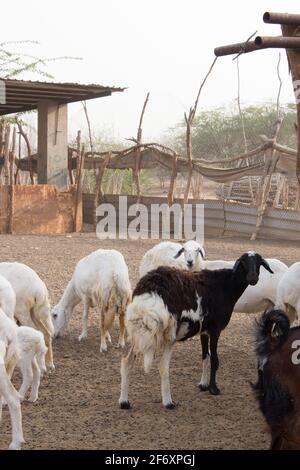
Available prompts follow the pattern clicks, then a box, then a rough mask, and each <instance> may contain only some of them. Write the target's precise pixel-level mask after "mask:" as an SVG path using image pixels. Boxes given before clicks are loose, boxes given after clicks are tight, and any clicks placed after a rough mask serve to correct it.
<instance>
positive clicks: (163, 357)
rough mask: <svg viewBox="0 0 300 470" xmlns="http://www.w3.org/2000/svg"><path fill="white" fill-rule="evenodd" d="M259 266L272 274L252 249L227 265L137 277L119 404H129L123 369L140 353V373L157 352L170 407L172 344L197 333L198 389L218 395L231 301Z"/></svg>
mask: <svg viewBox="0 0 300 470" xmlns="http://www.w3.org/2000/svg"><path fill="white" fill-rule="evenodd" d="M261 266H264V267H265V268H266V269H267V270H268V271H270V272H272V270H271V268H270V267H269V265H268V263H267V262H266V261H265V260H264V259H263V258H262V257H261V256H260V255H259V254H257V253H254V252H252V253H245V254H243V255H242V256H241V257H240V258H239V259H238V260H237V261H236V262H235V265H234V266H233V268H231V269H220V270H215V271H209V270H203V271H201V272H189V271H185V270H180V269H176V268H170V267H159V268H158V269H156V270H153V271H150V272H149V273H148V274H146V275H145V276H144V277H143V278H141V279H140V280H139V282H138V284H137V286H136V288H135V290H134V292H133V300H132V303H131V304H130V305H129V306H128V308H127V315H126V326H127V331H128V336H129V342H130V345H131V348H130V350H129V353H128V355H127V357H125V358H123V359H122V363H121V378H122V383H121V395H120V399H119V404H120V406H121V408H129V406H130V405H129V401H128V373H129V368H130V367H131V366H132V365H133V362H134V358H135V356H136V355H139V354H141V355H142V356H143V358H144V369H145V372H148V371H149V369H150V367H151V364H152V361H153V359H154V357H155V356H157V355H159V356H160V359H159V364H158V368H159V372H160V376H161V391H162V402H163V405H164V406H165V407H166V408H174V403H173V400H172V398H171V392H170V382H169V363H170V359H171V353H172V347H173V345H174V343H175V342H176V341H184V340H186V339H188V338H190V337H192V336H194V335H196V334H197V333H199V331H200V333H201V344H202V358H203V373H202V378H201V381H200V384H199V387H200V389H201V390H202V391H204V390H209V391H210V393H211V394H213V395H217V394H219V393H220V391H219V389H218V387H217V384H216V372H217V370H218V366H219V360H218V353H217V347H218V340H219V337H220V334H221V331H222V330H223V329H224V328H225V327H226V326H227V325H228V323H229V321H230V318H231V314H232V311H233V308H234V305H235V303H236V301H237V300H238V299H239V297H240V296H241V295H242V293H243V292H244V290H245V289H246V288H247V286H248V285H249V284H250V285H254V284H256V283H257V281H258V278H259V270H260V267H261ZM209 350H210V355H209ZM210 357H211V368H210V369H211V370H210V378H209V376H208V369H209V362H210Z"/></svg>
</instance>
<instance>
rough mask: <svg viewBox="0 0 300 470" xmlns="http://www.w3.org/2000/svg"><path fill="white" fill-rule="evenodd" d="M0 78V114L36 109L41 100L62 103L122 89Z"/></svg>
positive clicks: (91, 97) (82, 99)
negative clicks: (1, 91) (1, 87)
mask: <svg viewBox="0 0 300 470" xmlns="http://www.w3.org/2000/svg"><path fill="white" fill-rule="evenodd" d="M0 80H1V83H2V85H3V83H4V85H5V94H4V95H5V103H2V102H0V115H4V114H11V113H17V112H22V111H30V110H32V109H36V108H37V107H38V103H39V102H41V101H43V100H53V101H55V102H57V103H60V104H64V103H73V102H76V101H85V100H90V99H93V98H100V97H103V96H109V95H111V94H112V93H114V92H120V91H124V88H115V87H110V86H102V85H94V84H92V85H81V84H79V83H51V82H32V81H24V80H11V79H0ZM1 101H2V100H1Z"/></svg>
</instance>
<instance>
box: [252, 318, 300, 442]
mask: <svg viewBox="0 0 300 470" xmlns="http://www.w3.org/2000/svg"><path fill="white" fill-rule="evenodd" d="M256 354H257V357H258V381H257V383H256V384H255V385H254V386H253V389H254V392H255V395H256V398H257V400H258V402H259V406H260V410H261V412H262V413H263V415H264V417H265V420H266V422H267V424H268V427H269V431H270V434H271V444H270V449H271V450H300V327H296V328H290V320H289V318H288V317H287V315H286V314H285V313H284V312H283V311H281V310H270V311H266V312H265V313H264V314H263V315H262V317H261V319H260V320H259V321H258V323H257V331H256Z"/></svg>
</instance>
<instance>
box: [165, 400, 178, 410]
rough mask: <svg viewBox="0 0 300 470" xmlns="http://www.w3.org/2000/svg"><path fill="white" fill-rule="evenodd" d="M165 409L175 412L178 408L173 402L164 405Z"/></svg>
mask: <svg viewBox="0 0 300 470" xmlns="http://www.w3.org/2000/svg"><path fill="white" fill-rule="evenodd" d="M164 407H165V408H166V409H167V410H174V408H175V407H176V405H175V403H173V402H172V401H171V402H170V403H168V404H167V405H164Z"/></svg>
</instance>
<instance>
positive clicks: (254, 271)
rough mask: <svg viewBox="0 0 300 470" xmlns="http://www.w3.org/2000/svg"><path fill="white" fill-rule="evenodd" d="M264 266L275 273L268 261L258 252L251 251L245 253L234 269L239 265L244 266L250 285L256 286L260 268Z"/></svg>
mask: <svg viewBox="0 0 300 470" xmlns="http://www.w3.org/2000/svg"><path fill="white" fill-rule="evenodd" d="M261 266H263V267H264V268H265V269H266V270H267V271H269V272H270V273H273V271H272V269H271V268H270V266H269V264H268V263H267V261H266V260H265V259H264V258H263V257H262V256H261V255H259V254H258V253H255V252H254V251H249V252H248V253H244V254H243V255H242V256H241V257H240V258H239V259H238V260H237V261H236V263H235V265H234V267H233V271H234V272H235V271H236V270H237V269H238V268H239V267H240V268H242V269H243V270H244V272H245V274H246V280H247V282H248V284H250V286H255V284H257V282H258V279H259V270H260V267H261Z"/></svg>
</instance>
